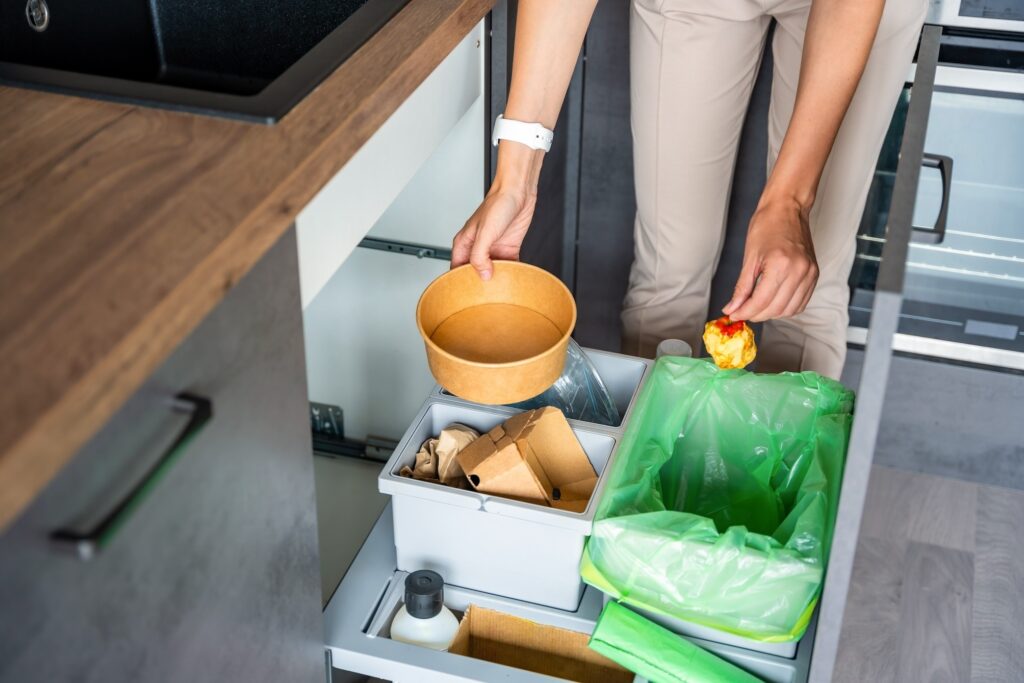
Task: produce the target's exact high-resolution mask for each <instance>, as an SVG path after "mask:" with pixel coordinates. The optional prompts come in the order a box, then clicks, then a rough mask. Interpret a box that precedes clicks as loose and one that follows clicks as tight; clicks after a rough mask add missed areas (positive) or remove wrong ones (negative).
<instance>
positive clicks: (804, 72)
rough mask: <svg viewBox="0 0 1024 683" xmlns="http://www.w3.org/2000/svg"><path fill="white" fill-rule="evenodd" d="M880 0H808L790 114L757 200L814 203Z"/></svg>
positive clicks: (867, 49) (860, 68)
mask: <svg viewBox="0 0 1024 683" xmlns="http://www.w3.org/2000/svg"><path fill="white" fill-rule="evenodd" d="M884 5H885V0H862V1H859V2H850V1H849V0H813V3H812V5H811V13H810V17H809V18H808V21H807V33H806V35H805V37H804V51H803V57H802V60H801V63H800V82H799V85H798V86H797V93H796V103H795V105H794V108H793V115H792V118H791V119H790V122H789V128H788V129H787V131H786V137H785V139H784V140H783V143H782V148H781V149H780V151H779V156H778V159H777V160H776V163H775V168H774V169H773V170H772V174H771V176H770V178H769V179H768V183H767V184H766V186H765V190H764V194H763V199H762V202H771V201H776V200H781V201H787V202H795V203H796V204H798V205H799V206H800V208H801V209H802V210H804V211H808V210H809V209H810V207H811V205H812V204H813V203H814V197H815V194H816V193H817V189H818V182H819V180H820V179H821V173H822V171H823V170H824V168H825V162H826V161H827V160H828V155H829V153H830V152H831V151H832V144H833V143H834V142H835V139H836V134H837V133H838V132H839V126H840V124H842V122H843V117H844V116H845V115H846V110H847V108H849V106H850V101H851V100H852V99H853V94H854V92H855V91H856V89H857V83H858V82H859V81H860V77H861V75H862V74H863V72H864V66H865V65H866V64H867V61H868V54H869V53H870V52H871V45H872V44H873V43H874V40H875V34H876V33H877V31H878V24H879V21H880V20H881V16H882V9H883V7H884Z"/></svg>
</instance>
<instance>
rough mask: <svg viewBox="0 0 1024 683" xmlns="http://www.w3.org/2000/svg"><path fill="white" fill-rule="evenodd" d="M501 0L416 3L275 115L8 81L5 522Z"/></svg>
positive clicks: (2, 235)
mask: <svg viewBox="0 0 1024 683" xmlns="http://www.w3.org/2000/svg"><path fill="white" fill-rule="evenodd" d="M492 4H493V0H412V1H411V2H410V3H409V4H408V5H407V6H406V7H405V8H404V9H403V10H402V11H401V12H399V13H398V14H397V15H396V16H395V17H394V18H393V19H392V20H391V21H390V22H389V23H388V24H387V25H386V26H385V27H384V28H383V29H381V30H380V31H379V32H378V33H377V34H376V35H375V36H374V37H373V38H371V39H370V40H369V41H368V42H367V43H366V44H365V45H364V46H363V47H362V48H361V49H360V50H359V51H358V52H357V53H356V54H354V55H353V56H352V57H351V58H350V59H348V60H347V61H346V62H345V63H344V64H343V65H342V66H341V67H339V68H338V69H337V70H336V71H335V72H334V73H333V74H331V76H329V77H328V78H327V79H326V80H325V81H324V82H323V83H322V84H321V85H320V86H319V87H318V88H317V89H316V90H314V91H313V92H312V93H311V94H310V95H309V96H308V97H306V99H305V100H303V101H302V102H301V103H300V104H299V105H298V106H296V107H295V108H294V109H293V110H292V111H291V113H289V114H288V115H287V116H286V117H285V118H284V119H283V120H282V121H281V122H280V123H278V124H277V125H275V126H262V125H255V124H248V123H241V122H237V121H229V120H225V119H216V118H207V117H202V116H196V115H191V114H181V113H175V112H169V111H162V110H157V109H150V108H144V107H135V106H128V105H122V104H114V103H108V102H99V101H94V100H87V99H80V98H73V97H65V96H61V95H53V94H48V93H41V92H34V91H29V90H21V89H14V88H4V87H0V244H2V245H3V246H2V248H0V302H2V303H0V378H2V380H3V386H2V388H0V529H3V528H4V527H5V526H7V524H8V523H9V522H10V521H11V520H12V519H14V517H15V516H17V514H18V513H19V512H20V511H21V510H22V509H23V508H24V507H25V506H26V505H27V504H28V503H29V502H30V501H31V500H32V499H33V498H34V497H35V495H36V494H37V493H38V492H39V491H40V490H41V489H42V488H43V486H45V485H46V483H47V482H48V481H49V480H50V479H51V478H52V477H53V476H54V475H55V474H56V473H57V472H58V471H59V470H60V469H61V467H62V466H63V465H64V464H65V463H66V462H67V461H68V460H69V459H70V458H71V457H72V456H73V455H74V454H75V453H76V452H77V450H78V448H79V447H81V445H82V444H83V443H85V442H86V441H87V440H88V439H89V438H90V437H91V436H92V435H93V434H94V433H95V432H96V431H98V430H99V428H100V427H102V426H103V424H104V423H105V422H106V421H107V420H108V419H109V418H110V417H111V416H112V415H113V413H114V412H115V411H116V410H117V409H118V408H119V407H120V406H121V405H122V404H123V403H124V401H125V400H126V399H127V398H128V397H129V396H130V395H131V394H132V393H133V392H134V391H135V390H136V389H138V387H139V386H140V385H141V384H142V382H143V381H145V379H146V378H147V377H148V376H149V374H150V373H152V371H153V370H155V369H156V368H157V366H158V365H159V364H160V363H161V362H162V361H163V360H164V359H165V358H166V357H167V356H169V355H170V353H171V352H172V351H173V350H174V349H175V348H176V347H177V345H178V344H179V343H181V342H182V341H183V340H184V339H185V337H187V336H188V334H189V333H190V332H191V331H192V330H193V329H194V328H195V327H196V326H197V325H198V324H199V322H200V321H201V320H202V319H203V318H204V317H205V316H206V314H207V313H209V312H210V310H212V309H213V308H214V306H216V305H217V303H218V302H219V301H220V300H221V299H222V298H223V297H224V294H225V293H226V292H227V291H228V290H229V289H231V287H232V286H233V285H234V284H235V283H236V282H238V280H239V279H240V278H241V277H242V276H243V275H245V273H246V272H248V270H249V269H250V268H251V267H252V266H253V265H254V264H255V263H256V262H257V261H258V260H259V259H260V258H261V257H262V256H263V254H264V253H265V252H266V251H267V249H268V248H269V247H270V246H271V245H272V244H274V242H275V241H276V240H277V239H278V238H279V237H280V236H281V235H282V234H283V233H284V231H285V230H287V229H288V227H289V226H290V225H291V224H292V222H293V221H294V220H295V216H296V215H297V214H298V212H299V210H300V209H301V208H302V207H303V206H305V205H306V204H307V203H308V202H309V200H310V199H311V198H312V197H313V196H314V195H315V194H316V192H317V191H318V190H319V189H320V188H321V187H323V186H324V185H325V184H326V183H327V181H328V180H329V179H330V178H331V177H332V176H333V175H334V174H335V173H336V172H337V171H338V170H339V169H340V168H341V167H342V166H343V165H344V164H345V162H347V161H348V160H349V159H350V158H351V157H352V155H353V154H354V153H355V152H356V151H357V150H358V149H359V148H360V147H361V146H362V145H363V143H365V142H366V141H367V140H368V139H369V138H370V136H371V135H372V134H373V133H374V132H375V131H376V130H377V128H378V127H380V125H381V124H382V123H384V121H385V120H387V118H388V117H389V116H390V115H391V114H392V113H393V112H394V111H395V109H397V108H398V106H399V105H400V104H401V103H402V102H403V101H404V100H405V99H406V98H407V97H408V96H409V95H410V94H411V93H412V92H413V90H415V89H416V87H417V86H418V85H419V84H420V82H422V81H423V79H424V78H425V77H426V76H427V75H428V74H429V73H430V72H431V71H432V70H433V69H434V67H436V66H437V65H438V64H439V63H440V62H441V61H442V59H444V57H445V56H446V55H447V54H448V53H449V52H450V51H451V49H452V48H453V47H454V46H455V45H456V44H457V43H458V42H459V40H461V39H462V38H463V37H464V36H465V35H466V33H468V32H469V30H470V29H471V28H472V27H473V26H474V25H476V24H477V23H478V22H479V21H480V20H481V19H482V18H483V17H484V15H485V14H486V13H487V12H488V11H489V10H490V7H491V5H492Z"/></svg>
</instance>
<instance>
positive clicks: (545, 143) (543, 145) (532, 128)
mask: <svg viewBox="0 0 1024 683" xmlns="http://www.w3.org/2000/svg"><path fill="white" fill-rule="evenodd" d="M554 137H555V134H554V133H553V132H552V131H550V130H548V129H547V128H545V127H544V126H542V125H540V124H539V123H526V122H525V121H513V120H512V119H506V118H505V117H504V116H502V115H501V114H498V118H497V119H495V120H494V132H493V133H491V144H493V145H494V146H495V147H497V146H498V140H511V141H513V142H519V143H522V144H524V145H526V146H527V147H529V148H530V149H542V150H544V151H545V152H547V151H548V150H550V149H551V141H552V140H553V139H554Z"/></svg>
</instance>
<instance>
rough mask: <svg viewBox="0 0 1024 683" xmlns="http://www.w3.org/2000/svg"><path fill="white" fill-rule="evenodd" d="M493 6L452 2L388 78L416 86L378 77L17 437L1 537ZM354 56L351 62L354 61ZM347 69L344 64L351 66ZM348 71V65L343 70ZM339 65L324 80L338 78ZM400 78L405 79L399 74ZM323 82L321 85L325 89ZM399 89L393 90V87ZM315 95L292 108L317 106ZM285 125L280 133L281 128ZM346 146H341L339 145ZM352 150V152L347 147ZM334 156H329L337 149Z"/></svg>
mask: <svg viewBox="0 0 1024 683" xmlns="http://www.w3.org/2000/svg"><path fill="white" fill-rule="evenodd" d="M431 1H432V0H412V2H410V4H409V5H407V6H406V7H405V8H404V9H403V10H402V11H400V12H399V13H398V14H397V15H396V16H395V17H394V18H393V19H392V20H391V21H390V22H389V23H388V25H386V26H385V27H384V28H383V29H381V31H378V33H377V34H375V35H374V37H372V38H371V39H370V40H369V41H367V43H366V44H365V45H364V46H363V47H362V48H360V50H359V52H363V51H381V50H388V49H390V48H389V47H388V46H387V45H386V44H385V43H384V40H385V39H386V36H382V34H383V33H384V32H385V30H387V32H388V33H389V34H391V35H394V33H395V32H399V33H400V32H401V31H402V28H403V26H405V25H411V24H410V22H414V21H418V20H419V19H420V14H421V13H417V11H416V10H417V8H418V7H422V3H426V2H431ZM493 3H494V0H458V2H457V3H456V6H455V7H454V8H453V10H452V11H451V12H450V13H448V14H447V15H445V16H443V17H439V18H438V20H437V23H436V25H435V26H433V27H432V29H431V31H430V39H429V42H430V45H427V44H422V45H419V46H416V47H415V48H414V49H412V50H410V51H409V53H408V54H407V55H406V56H405V57H404V58H403V60H402V62H401V63H400V65H399V66H397V67H396V69H395V70H394V71H393V72H392V73H391V74H389V76H395V74H396V73H398V72H402V71H404V72H409V73H414V74H415V78H412V79H409V78H393V77H389V78H385V79H382V82H381V83H380V84H378V85H377V87H375V88H374V89H372V90H370V91H369V92H368V93H367V99H366V104H365V105H361V106H360V107H359V108H358V109H356V110H355V111H353V113H352V114H351V115H350V116H349V117H348V118H347V119H346V120H345V122H344V123H343V124H342V125H340V126H339V127H337V128H336V129H334V130H333V131H332V132H330V133H329V134H327V135H326V136H325V140H324V142H323V143H322V144H320V145H319V146H318V147H317V148H316V149H315V150H314V151H313V153H311V154H310V155H309V156H307V157H306V158H305V159H304V160H303V161H302V163H301V164H300V165H299V166H298V167H297V168H296V169H295V171H294V172H293V173H292V174H290V175H289V176H288V178H287V180H286V181H285V182H284V183H282V184H281V185H279V186H278V187H277V189H276V191H275V192H274V193H272V194H271V195H270V196H268V197H267V199H266V200H265V201H264V202H262V203H261V204H260V205H258V206H255V207H253V211H252V212H251V213H249V214H248V215H247V216H246V218H245V219H244V221H242V222H241V223H240V224H239V225H238V227H237V228H236V229H235V230H234V231H233V232H232V233H231V235H230V236H229V238H228V239H225V240H223V241H222V242H221V243H220V245H219V246H218V248H217V249H215V250H214V251H213V252H212V253H210V254H209V255H208V256H207V257H206V258H204V259H203V260H202V261H201V262H199V263H197V264H196V266H195V268H193V269H192V271H191V272H190V274H189V275H188V277H187V278H185V279H184V280H183V281H181V282H180V283H179V285H178V286H177V287H175V288H174V289H173V290H171V291H170V292H168V294H167V296H166V297H165V298H164V299H163V300H162V301H161V302H160V305H159V306H157V307H156V308H154V309H153V310H151V311H150V312H149V314H148V315H147V316H146V317H145V318H144V319H143V320H142V321H141V322H140V323H139V324H138V325H137V326H136V327H135V328H134V329H132V330H131V331H130V332H129V333H128V334H127V335H126V336H125V337H124V338H123V339H122V340H121V341H120V343H119V344H117V345H116V346H115V347H114V348H111V349H110V350H109V351H108V352H107V353H106V355H105V356H104V357H103V358H102V359H101V361H100V362H99V363H97V364H95V365H94V366H92V367H91V368H90V369H89V371H88V372H86V373H85V374H84V375H83V376H82V377H81V379H79V381H77V382H75V383H74V384H72V385H70V386H69V387H68V389H67V391H66V392H65V393H64V394H63V395H62V396H61V397H60V399H59V400H58V401H56V402H55V403H53V404H52V405H51V406H50V408H49V409H48V410H47V411H46V412H45V413H43V414H42V415H41V416H40V418H39V419H38V420H37V421H36V422H35V423H34V424H33V425H32V426H31V427H29V428H27V429H26V430H25V431H24V432H23V433H22V436H21V438H19V439H18V440H16V441H15V442H13V443H11V444H8V445H7V447H6V448H4V449H3V450H0V532H2V531H4V530H5V529H6V528H7V527H8V526H9V525H10V523H11V522H12V521H13V520H14V519H15V518H17V516H18V515H19V514H20V513H21V512H22V511H23V510H24V509H25V508H26V507H27V506H28V505H29V504H30V503H31V502H32V501H33V500H34V499H35V497H36V496H37V495H38V494H39V493H40V492H41V491H42V489H43V488H44V487H45V486H46V485H47V484H48V483H49V482H50V480H51V479H52V478H53V477H54V476H56V474H57V473H58V472H59V471H60V470H61V469H62V468H63V466H64V465H65V464H67V462H68V461H70V460H71V458H72V457H73V456H74V455H75V454H76V453H77V451H78V450H79V448H81V446H82V445H84V444H85V443H86V442H87V441H88V440H89V439H90V438H91V437H92V436H93V435H95V434H96V432H98V431H99V429H100V428H101V427H102V426H103V425H104V424H105V423H106V422H107V421H108V420H109V419H110V418H111V417H112V416H113V415H114V413H115V412H116V411H117V410H118V409H119V408H120V407H121V406H122V405H123V404H124V402H125V401H126V400H127V399H128V398H129V397H130V396H131V395H132V394H133V393H134V392H135V391H136V390H137V389H138V388H139V387H140V386H141V385H142V384H143V383H144V382H145V380H146V379H147V378H148V377H149V376H150V375H151V374H152V372H153V371H154V370H156V368H158V367H159V365H160V364H161V363H162V362H163V361H164V360H165V359H166V358H167V357H168V356H169V355H170V354H171V352H173V350H174V349H175V348H177V346H178V345H179V344H180V343H181V342H182V341H184V340H185V338H186V337H188V335H189V334H190V333H191V332H192V330H194V329H195V328H196V327H197V326H198V325H199V323H200V322H201V321H202V320H203V319H204V318H205V317H206V315H207V314H208V313H209V312H210V311H212V310H213V308H214V307H215V306H216V305H217V304H218V303H219V302H220V301H221V300H223V298H224V296H225V295H226V293H227V292H228V291H229V290H230V288H231V287H232V286H233V285H234V283H237V282H238V281H239V280H240V279H241V278H242V277H243V276H244V275H245V274H246V273H247V272H248V271H249V270H250V269H251V268H252V266H253V265H255V264H256V263H257V262H258V261H259V260H260V258H262V257H263V255H264V254H265V253H266V252H267V251H268V250H269V249H270V247H271V246H272V245H273V244H274V243H275V242H276V241H277V239H279V238H280V236H281V235H282V234H283V233H284V232H285V231H286V230H287V229H289V228H290V226H291V225H292V223H293V222H294V220H295V217H296V216H297V214H298V213H299V210H300V209H301V207H303V206H305V204H306V203H308V201H309V200H310V199H311V198H312V197H313V196H314V195H315V194H316V192H318V191H319V190H320V188H321V187H322V186H323V185H324V184H326V183H327V181H328V180H329V179H330V178H331V177H332V176H333V175H334V173H337V171H338V170H340V169H341V167H342V166H344V165H345V163H346V162H347V161H348V160H349V159H350V158H351V157H352V156H353V154H354V153H355V152H356V151H358V149H359V148H361V147H362V145H363V144H364V143H365V142H366V141H367V140H369V139H370V137H371V136H372V135H373V134H374V133H375V132H376V130H377V129H378V128H379V127H380V126H381V125H382V124H383V123H384V122H385V121H386V120H387V119H388V117H389V116H390V115H391V114H392V113H394V111H395V110H397V109H398V107H399V106H400V105H401V103H402V102H404V101H405V99H406V98H407V97H408V96H409V95H411V94H412V92H413V91H414V90H415V88H416V87H417V86H418V85H419V83H421V82H422V81H423V80H424V79H425V78H426V76H428V75H429V74H430V73H431V72H432V71H433V69H434V68H435V67H437V65H438V64H440V62H441V61H442V60H443V59H444V57H445V56H446V55H447V54H448V53H449V52H450V51H451V49H452V48H454V47H455V45H457V44H458V42H459V41H460V40H461V39H462V38H463V37H464V36H465V35H466V34H467V33H468V32H469V31H470V29H472V27H473V26H475V25H476V24H477V23H479V22H480V21H481V20H482V19H483V18H484V16H486V14H487V12H488V11H490V8H491V6H492V5H493ZM357 54H358V53H357ZM349 61H351V58H350V60H349ZM346 63H348V62H346ZM344 67H345V64H342V65H341V67H339V68H338V69H337V70H336V71H335V72H334V73H332V74H331V75H330V76H328V78H327V81H329V80H331V79H336V78H343V77H344ZM405 75H408V74H405ZM327 81H325V82H327ZM393 81H397V82H398V83H399V84H400V87H397V88H396V87H390V86H393V85H394V83H393ZM316 95H317V91H316V90H314V91H313V92H312V93H310V95H308V96H307V98H306V100H304V101H303V102H301V103H300V104H299V105H297V106H298V107H310V106H315V105H316V102H315V101H313V102H311V101H310V100H314V98H315V97H316ZM287 121H288V119H287V117H286V119H285V120H284V121H283V122H282V123H279V124H278V125H287ZM340 139H344V141H343V142H339V140H340ZM353 141H355V143H356V144H353ZM339 149H340V150H341V153H340V154H336V152H337V151H338V150H339Z"/></svg>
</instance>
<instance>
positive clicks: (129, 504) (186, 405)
mask: <svg viewBox="0 0 1024 683" xmlns="http://www.w3.org/2000/svg"><path fill="white" fill-rule="evenodd" d="M171 409H172V410H174V411H175V412H179V413H187V414H188V415H189V420H188V423H187V424H186V425H185V427H184V428H183V429H182V430H181V433H180V434H178V437H177V438H176V439H175V440H174V443H172V444H171V445H170V446H169V447H168V448H167V450H166V451H164V453H163V455H161V456H160V457H159V458H158V459H157V460H156V461H155V462H154V463H153V464H152V465H151V466H150V467H149V469H148V470H147V471H146V473H145V474H144V475H143V476H142V478H141V479H139V482H138V483H137V484H136V485H135V486H134V487H133V488H132V490H131V491H129V492H128V494H127V495H125V496H124V498H122V499H121V501H120V502H119V503H118V504H117V505H115V506H114V507H113V509H111V511H110V512H108V513H107V514H106V516H104V517H103V519H102V520H100V521H99V522H98V523H97V524H95V525H94V526H93V527H92V528H91V529H89V530H87V531H78V530H76V529H70V528H62V529H57V530H56V531H54V532H52V533H51V534H50V540H51V541H53V542H54V543H56V544H58V545H60V546H62V547H70V548H72V549H74V550H75V551H76V552H77V553H78V556H79V557H80V558H81V559H83V560H88V559H91V558H92V557H94V556H95V555H96V554H97V553H98V552H99V551H100V550H102V549H103V547H104V546H106V545H107V544H108V543H109V542H110V540H111V539H112V538H113V537H114V535H115V534H116V533H117V530H118V529H120V528H121V526H123V525H124V523H125V521H127V519H128V518H129V517H130V516H131V514H132V512H134V511H135V509H136V508H138V507H139V505H141V504H142V502H143V501H144V500H145V499H146V497H147V496H148V495H149V493H150V492H151V491H152V490H153V489H154V488H156V486H157V484H158V483H159V482H160V480H161V479H162V478H163V476H164V474H166V473H167V472H168V471H169V470H170V469H171V466H172V465H174V463H175V462H177V460H178V458H179V457H180V456H181V454H182V453H184V452H185V449H186V447H187V446H188V444H189V442H190V441H191V440H192V439H193V438H194V437H195V436H196V435H197V434H198V433H199V432H200V431H202V429H203V427H205V426H206V424H207V423H208V422H209V421H210V418H211V417H213V403H211V402H210V400H209V399H207V398H203V397H201V396H195V395H193V394H188V393H181V394H178V395H177V396H175V397H174V400H173V401H172V402H171Z"/></svg>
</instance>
